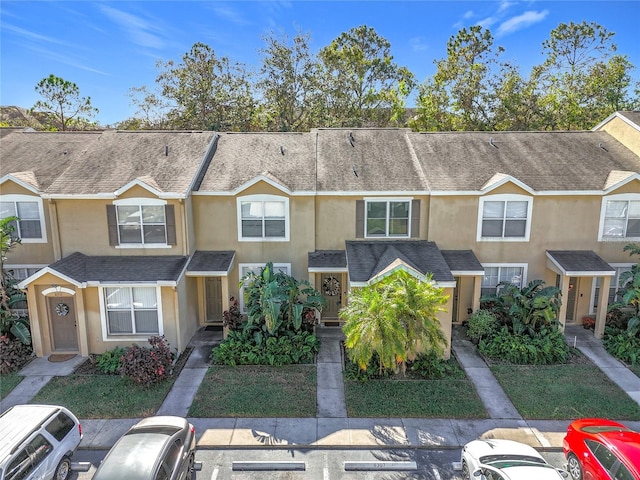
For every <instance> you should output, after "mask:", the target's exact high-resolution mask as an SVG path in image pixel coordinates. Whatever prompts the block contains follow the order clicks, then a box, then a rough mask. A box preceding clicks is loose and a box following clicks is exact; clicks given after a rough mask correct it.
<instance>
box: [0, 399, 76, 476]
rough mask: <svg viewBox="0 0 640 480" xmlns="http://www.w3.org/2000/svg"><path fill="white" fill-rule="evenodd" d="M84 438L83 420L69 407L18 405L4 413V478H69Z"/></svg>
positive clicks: (0, 425) (0, 456) (0, 429)
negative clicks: (80, 420)
mask: <svg viewBox="0 0 640 480" xmlns="http://www.w3.org/2000/svg"><path fill="white" fill-rule="evenodd" d="M80 440H82V427H81V425H80V422H79V421H78V419H77V418H76V416H75V415H74V414H73V413H71V412H70V411H69V410H67V409H66V408H64V407H59V406H55V405H16V406H15V407H12V408H10V409H8V410H7V411H5V412H4V413H3V414H2V416H0V480H53V479H55V480H66V479H67V478H69V475H70V473H71V456H72V455H73V453H74V452H75V451H76V448H78V445H79V444H80Z"/></svg>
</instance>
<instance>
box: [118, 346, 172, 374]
mask: <svg viewBox="0 0 640 480" xmlns="http://www.w3.org/2000/svg"><path fill="white" fill-rule="evenodd" d="M148 341H149V344H150V345H151V347H150V348H144V347H140V346H139V345H135V344H134V345H132V346H131V347H129V348H128V349H127V350H126V352H125V353H124V355H122V357H121V366H120V374H121V375H122V376H125V377H128V378H130V379H131V380H133V381H134V382H135V383H137V384H138V385H154V384H156V383H160V382H162V381H163V380H165V379H166V378H168V377H169V376H170V374H171V365H172V363H173V355H172V354H171V349H170V348H169V342H167V340H166V339H165V338H164V335H162V336H154V337H150V338H149V340H148Z"/></svg>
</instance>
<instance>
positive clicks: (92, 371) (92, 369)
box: [73, 347, 193, 377]
mask: <svg viewBox="0 0 640 480" xmlns="http://www.w3.org/2000/svg"><path fill="white" fill-rule="evenodd" d="M192 351H193V347H187V348H185V350H184V351H183V352H182V353H181V354H180V356H179V357H178V359H177V360H176V362H175V363H174V364H173V371H172V373H171V376H173V377H177V376H178V375H180V372H181V371H182V368H183V367H184V365H185V363H187V360H188V359H189V355H191V352H192ZM97 357H98V356H97V355H90V356H89V358H87V359H86V360H85V361H84V362H82V363H81V364H80V365H79V366H78V367H77V368H76V369H75V370H74V371H73V374H74V375H110V374H109V373H104V372H102V371H100V370H98V369H97V368H96V364H95V362H96V359H97Z"/></svg>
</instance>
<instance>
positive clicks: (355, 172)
mask: <svg viewBox="0 0 640 480" xmlns="http://www.w3.org/2000/svg"><path fill="white" fill-rule="evenodd" d="M351 169H352V170H353V174H354V175H355V176H356V177H357V176H358V172H357V171H356V165H355V163H354V164H353V165H352V166H351Z"/></svg>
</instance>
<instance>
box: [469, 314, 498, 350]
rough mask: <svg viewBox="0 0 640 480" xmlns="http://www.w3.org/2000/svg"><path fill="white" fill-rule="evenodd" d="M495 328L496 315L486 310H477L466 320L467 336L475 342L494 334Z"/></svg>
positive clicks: (496, 327) (496, 323) (496, 324)
mask: <svg viewBox="0 0 640 480" xmlns="http://www.w3.org/2000/svg"><path fill="white" fill-rule="evenodd" d="M497 329H498V321H497V320H496V317H494V316H493V315H492V314H491V312H489V311H487V310H483V309H480V310H477V311H475V312H473V315H471V316H470V317H469V319H468V320H467V336H468V337H469V338H470V339H471V341H473V342H474V343H476V344H477V343H478V342H480V340H482V339H483V338H484V337H490V336H491V335H493V334H495V333H496V331H497Z"/></svg>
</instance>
